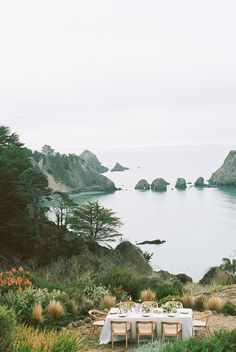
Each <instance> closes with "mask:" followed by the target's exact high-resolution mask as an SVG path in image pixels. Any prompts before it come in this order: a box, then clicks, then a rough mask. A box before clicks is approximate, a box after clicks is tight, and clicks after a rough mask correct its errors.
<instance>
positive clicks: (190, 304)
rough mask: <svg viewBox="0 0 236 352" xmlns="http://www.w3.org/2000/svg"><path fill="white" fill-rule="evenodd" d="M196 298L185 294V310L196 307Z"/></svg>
mask: <svg viewBox="0 0 236 352" xmlns="http://www.w3.org/2000/svg"><path fill="white" fill-rule="evenodd" d="M194 301H195V299H194V297H193V296H191V295H189V294H187V293H186V294H184V295H183V306H184V308H193V306H194Z"/></svg>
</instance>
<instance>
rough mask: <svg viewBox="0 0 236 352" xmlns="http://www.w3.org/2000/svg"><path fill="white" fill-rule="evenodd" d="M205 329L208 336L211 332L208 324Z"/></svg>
mask: <svg viewBox="0 0 236 352" xmlns="http://www.w3.org/2000/svg"><path fill="white" fill-rule="evenodd" d="M206 331H207V336H208V338H210V336H211V332H210V329H209V326H206Z"/></svg>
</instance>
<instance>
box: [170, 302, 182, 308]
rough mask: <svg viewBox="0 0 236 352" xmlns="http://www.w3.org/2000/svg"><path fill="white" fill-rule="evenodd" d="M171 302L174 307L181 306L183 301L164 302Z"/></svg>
mask: <svg viewBox="0 0 236 352" xmlns="http://www.w3.org/2000/svg"><path fill="white" fill-rule="evenodd" d="M168 303H171V304H173V305H175V306H176V308H183V303H182V302H180V301H168V302H166V304H168Z"/></svg>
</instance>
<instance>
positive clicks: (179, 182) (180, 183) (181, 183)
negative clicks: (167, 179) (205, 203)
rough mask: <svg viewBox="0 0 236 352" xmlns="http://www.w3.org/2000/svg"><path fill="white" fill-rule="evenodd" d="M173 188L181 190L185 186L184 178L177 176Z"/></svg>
mask: <svg viewBox="0 0 236 352" xmlns="http://www.w3.org/2000/svg"><path fill="white" fill-rule="evenodd" d="M175 188H177V189H180V190H183V189H186V188H187V184H186V180H185V179H184V178H181V177H180V178H177V181H176V184H175Z"/></svg>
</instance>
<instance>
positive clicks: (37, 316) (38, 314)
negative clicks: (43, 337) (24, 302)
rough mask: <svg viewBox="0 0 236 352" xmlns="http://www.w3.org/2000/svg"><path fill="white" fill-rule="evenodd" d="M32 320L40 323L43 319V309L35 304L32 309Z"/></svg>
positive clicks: (38, 304)
mask: <svg viewBox="0 0 236 352" xmlns="http://www.w3.org/2000/svg"><path fill="white" fill-rule="evenodd" d="M32 315H33V319H34V320H35V321H37V322H40V321H42V319H43V308H42V306H41V304H40V303H36V304H35V305H34V307H33V312H32Z"/></svg>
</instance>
